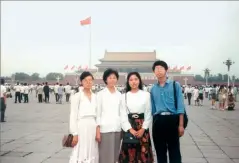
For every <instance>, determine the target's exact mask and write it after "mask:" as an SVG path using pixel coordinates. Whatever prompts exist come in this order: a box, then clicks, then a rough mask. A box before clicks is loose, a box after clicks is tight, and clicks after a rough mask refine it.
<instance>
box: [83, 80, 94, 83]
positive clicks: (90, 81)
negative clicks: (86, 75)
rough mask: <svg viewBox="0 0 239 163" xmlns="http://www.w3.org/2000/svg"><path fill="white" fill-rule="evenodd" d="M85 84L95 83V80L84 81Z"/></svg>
mask: <svg viewBox="0 0 239 163" xmlns="http://www.w3.org/2000/svg"><path fill="white" fill-rule="evenodd" d="M83 82H85V83H93V80H83Z"/></svg>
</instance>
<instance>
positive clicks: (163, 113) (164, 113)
mask: <svg viewBox="0 0 239 163" xmlns="http://www.w3.org/2000/svg"><path fill="white" fill-rule="evenodd" d="M159 114H160V115H173V113H171V112H161V113H159Z"/></svg>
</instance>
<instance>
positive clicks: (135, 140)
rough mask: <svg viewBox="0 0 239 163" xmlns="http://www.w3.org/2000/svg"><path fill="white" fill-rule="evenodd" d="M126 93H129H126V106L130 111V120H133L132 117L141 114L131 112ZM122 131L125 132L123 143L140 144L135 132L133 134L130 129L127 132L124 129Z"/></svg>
mask: <svg viewBox="0 0 239 163" xmlns="http://www.w3.org/2000/svg"><path fill="white" fill-rule="evenodd" d="M126 94H127V93H125V106H126V109H127V110H128V112H129V113H128V120H129V122H130V121H131V120H132V118H137V117H139V115H138V114H132V113H130V111H129V108H128V106H127V97H126ZM122 132H123V141H122V143H123V144H139V143H140V141H139V139H138V138H137V137H135V136H134V135H133V134H131V133H130V132H129V131H127V132H125V131H122Z"/></svg>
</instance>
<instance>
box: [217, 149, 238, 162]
mask: <svg viewBox="0 0 239 163" xmlns="http://www.w3.org/2000/svg"><path fill="white" fill-rule="evenodd" d="M221 148H222V150H223V151H224V152H225V153H226V154H227V155H228V156H229V157H230V158H233V159H239V146H238V147H225V146H224V147H221Z"/></svg>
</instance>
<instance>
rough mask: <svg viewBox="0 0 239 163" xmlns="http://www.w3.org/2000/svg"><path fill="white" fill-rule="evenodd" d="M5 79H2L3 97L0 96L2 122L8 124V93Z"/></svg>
mask: <svg viewBox="0 0 239 163" xmlns="http://www.w3.org/2000/svg"><path fill="white" fill-rule="evenodd" d="M4 83H5V81H4V79H1V96H0V111H1V122H6V121H5V120H4V118H5V110H6V92H7V89H6V87H5V86H4Z"/></svg>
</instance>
